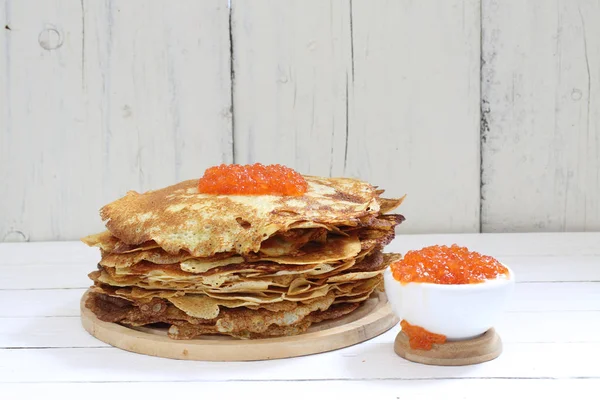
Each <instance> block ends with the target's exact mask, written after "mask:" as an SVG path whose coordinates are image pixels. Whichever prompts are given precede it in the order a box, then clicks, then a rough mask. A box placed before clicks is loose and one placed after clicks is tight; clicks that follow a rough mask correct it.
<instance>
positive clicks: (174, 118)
mask: <svg viewBox="0 0 600 400" xmlns="http://www.w3.org/2000/svg"><path fill="white" fill-rule="evenodd" d="M0 4H3V7H2V6H0V20H1V21H2V27H3V29H2V34H0V40H1V41H2V42H1V43H0V52H1V53H0V68H1V73H0V93H1V94H2V95H1V97H0V98H1V99H2V100H1V101H2V104H1V106H0V108H1V109H2V110H3V112H4V114H3V116H2V120H1V121H0V129H1V130H2V131H1V132H2V134H1V135H0V137H1V138H2V142H1V150H0V151H1V153H0V154H1V156H0V174H1V179H0V193H2V196H0V210H1V214H0V241H2V240H4V241H10V240H62V239H76V238H79V237H81V236H82V235H85V234H86V233H89V232H95V231H98V230H101V229H102V224H101V222H100V219H99V217H98V209H99V208H100V207H101V206H102V205H103V204H105V203H106V202H108V201H111V200H113V199H116V198H117V197H120V196H122V195H124V194H125V192H126V191H127V190H130V189H133V190H147V189H151V188H158V187H161V186H166V185H169V184H172V183H175V182H176V181H178V180H182V179H186V178H192V177H196V176H198V174H200V173H201V172H203V171H204V169H205V168H206V167H208V166H210V165H213V164H216V163H220V162H231V161H232V129H231V112H230V109H231V95H230V91H231V89H230V84H231V80H230V64H229V54H230V52H229V10H228V8H227V0H221V1H216V0H211V1H200V2H199V1H194V0H185V1H178V2H177V6H176V7H175V6H173V3H170V2H166V1H159V0H152V1H147V0H134V1H131V0H127V1H123V0H119V1H116V0H115V1H95V0H83V1H80V0H60V1H55V2H46V1H40V0H5V1H3V2H2V3H0ZM169 4H170V5H169ZM5 25H6V26H8V27H9V29H6V28H5Z"/></svg>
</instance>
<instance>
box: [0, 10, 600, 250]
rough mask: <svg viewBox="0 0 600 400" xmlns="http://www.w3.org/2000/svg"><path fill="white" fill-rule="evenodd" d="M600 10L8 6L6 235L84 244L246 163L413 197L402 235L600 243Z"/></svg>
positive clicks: (0, 81) (1, 24) (0, 89)
mask: <svg viewBox="0 0 600 400" xmlns="http://www.w3.org/2000/svg"><path fill="white" fill-rule="evenodd" d="M599 17H600V6H599V4H598V2H596V1H589V0H577V1H574V2H567V1H564V0H563V1H558V0H556V1H553V2H543V1H536V0H527V1H523V2H521V1H517V0H511V1H502V2H500V1H492V0H482V1H480V0H450V1H446V2H441V1H435V0H426V1H420V2H412V1H397V2H383V1H378V0H377V1H368V0H332V1H330V2H323V1H319V0H305V1H300V0H297V1H275V0H269V1H267V0H255V1H252V2H249V1H237V0H232V2H231V9H229V8H228V0H206V1H201V2H198V1H193V0H180V1H178V2H169V1H166V0H148V1H143V0H128V1H126V0H107V1H103V2H98V1H92V0H57V1H54V2H45V1H41V0H0V28H1V32H0V109H1V113H0V118H1V119H0V193H1V194H2V196H0V241H19V240H63V239H76V238H78V237H80V236H82V235H85V234H87V233H90V232H95V231H97V230H99V229H101V228H102V226H101V223H100V221H99V218H98V216H97V210H98V208H99V207H100V206H101V205H103V204H105V203H107V202H109V201H111V200H113V199H115V198H117V197H119V196H121V195H123V194H124V193H125V192H126V191H127V190H129V189H134V190H147V189H152V188H158V187H161V186H165V185H168V184H170V183H174V182H176V181H179V180H182V179H188V178H195V177H198V176H199V175H200V174H201V173H202V172H203V170H204V169H205V168H206V167H208V166H210V165H214V164H217V163H220V162H232V161H234V162H238V163H251V162H256V161H259V162H263V163H273V162H279V163H285V164H287V165H290V166H292V167H294V168H297V169H298V170H300V171H302V172H304V173H309V174H319V175H334V176H340V175H347V176H356V177H360V178H364V179H368V180H369V181H371V182H373V183H375V184H378V185H380V186H381V187H382V188H384V189H386V190H387V192H388V193H389V194H390V195H401V194H404V193H408V195H409V196H408V197H407V200H406V202H405V204H404V205H403V213H405V215H406V217H407V221H406V223H405V224H403V225H402V227H401V228H400V229H399V232H407V233H409V232H476V231H479V230H480V229H482V230H483V231H512V230H516V231H527V230H549V231H554V230H555V231H562V230H600V178H599V175H600V173H599V170H600V161H599V156H600V118H599V117H600V112H599V111H598V110H599V109H598V105H597V104H596V103H597V98H598V95H599V94H600V93H599V91H600V85H599V84H598V82H600V69H599V68H598V65H599V63H600V50H599V49H600V46H599V43H598V37H600V36H599V35H598V32H597V31H598V29H600V28H598V24H597V23H596V21H598V20H599ZM481 33H483V36H482V38H483V41H480V37H481V36H480V34H481ZM481 50H483V53H481ZM480 57H482V60H481V59H480ZM480 68H481V70H480ZM480 83H481V85H480ZM480 91H481V93H480ZM480 108H481V109H482V110H483V113H482V114H481V120H480ZM482 138H483V140H481V139H482ZM480 155H481V156H482V157H480ZM480 178H482V179H483V180H480Z"/></svg>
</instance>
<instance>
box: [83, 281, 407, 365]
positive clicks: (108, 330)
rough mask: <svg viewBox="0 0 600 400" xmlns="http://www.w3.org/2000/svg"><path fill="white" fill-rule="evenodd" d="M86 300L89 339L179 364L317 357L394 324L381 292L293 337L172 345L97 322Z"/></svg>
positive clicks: (162, 335) (160, 334)
mask: <svg viewBox="0 0 600 400" xmlns="http://www.w3.org/2000/svg"><path fill="white" fill-rule="evenodd" d="M86 297H87V292H86V293H85V294H84V295H83V297H82V299H81V304H80V305H81V322H82V324H83V327H84V328H85V330H86V331H88V332H89V333H90V334H91V335H92V336H94V337H96V338H98V339H100V340H101V341H103V342H105V343H108V344H110V345H112V346H115V347H118V348H121V349H123V350H127V351H132V352H134V353H140V354H147V355H151V356H157V357H165V358H175V359H180V360H203V361H253V360H272V359H278V358H289V357H298V356H304V355H309V354H316V353H323V352H326V351H331V350H336V349H341V348H343V347H348V346H352V345H354V344H357V343H361V342H364V341H365V340H368V339H371V338H374V337H375V336H378V335H380V334H382V333H383V332H386V331H387V330H389V329H390V328H392V327H393V326H394V325H396V324H397V323H398V322H399V320H398V318H397V317H396V316H395V315H394V313H393V312H392V309H391V307H390V304H389V303H388V301H387V297H386V296H385V293H377V294H373V296H371V298H370V299H368V300H367V301H366V302H365V303H364V304H363V305H362V306H360V307H359V308H358V309H356V311H354V312H352V313H350V314H349V315H346V316H344V317H342V318H339V319H337V320H332V321H323V322H320V323H318V324H314V325H312V326H311V327H310V328H309V329H308V331H307V332H306V333H303V334H301V335H297V336H286V337H278V338H271V339H252V340H240V339H233V338H230V337H226V336H217V335H213V336H205V337H202V338H199V339H193V340H174V339H170V338H169V337H168V336H167V333H166V330H163V329H151V328H131V327H126V326H123V325H119V324H115V323H111V322H104V321H100V320H99V319H98V318H96V316H95V315H94V313H92V312H91V311H90V310H89V309H88V308H86V307H85V299H86Z"/></svg>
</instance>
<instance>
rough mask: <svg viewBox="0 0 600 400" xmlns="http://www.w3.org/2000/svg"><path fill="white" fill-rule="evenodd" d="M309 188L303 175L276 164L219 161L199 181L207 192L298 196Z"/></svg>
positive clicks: (200, 189)
mask: <svg viewBox="0 0 600 400" xmlns="http://www.w3.org/2000/svg"><path fill="white" fill-rule="evenodd" d="M307 190H308V183H307V182H306V180H305V179H304V177H303V176H302V175H300V174H299V173H298V172H296V171H294V170H293V169H291V168H288V167H285V166H283V165H279V164H273V165H262V164H260V163H256V164H252V165H238V164H221V165H219V166H215V167H211V168H208V169H207V170H206V171H205V172H204V176H202V178H200V180H199V181H198V191H199V192H200V193H206V194H239V195H264V194H271V195H280V196H301V195H303V194H304V193H306V191H307Z"/></svg>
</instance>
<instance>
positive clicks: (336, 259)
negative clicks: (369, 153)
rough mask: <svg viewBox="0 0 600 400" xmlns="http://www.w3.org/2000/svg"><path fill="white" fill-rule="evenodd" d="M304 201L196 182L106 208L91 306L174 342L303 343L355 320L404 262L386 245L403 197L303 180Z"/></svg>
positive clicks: (338, 182)
mask: <svg viewBox="0 0 600 400" xmlns="http://www.w3.org/2000/svg"><path fill="white" fill-rule="evenodd" d="M305 179H306V181H307V182H308V191H307V192H306V193H305V194H304V195H302V196H271V195H258V196H239V195H238V196H233V195H210V194H200V193H198V189H197V182H198V181H197V180H190V181H185V182H181V183H179V184H176V185H174V186H170V187H167V188H164V189H160V190H155V191H149V192H145V193H141V194H140V193H137V192H133V191H132V192H129V193H127V195H125V196H124V197H122V198H121V199H119V200H116V201H114V202H112V203H110V204H108V205H106V206H104V207H103V208H102V209H101V211H100V215H101V217H102V219H103V221H105V223H106V227H107V229H108V230H107V231H105V232H103V233H100V234H97V235H91V236H88V237H85V238H83V239H82V240H83V242H84V243H86V244H88V245H90V246H96V247H99V248H100V250H101V260H100V262H99V264H98V270H97V271H94V272H92V273H91V274H90V275H89V276H90V278H91V279H92V280H93V281H94V285H93V286H92V287H91V289H90V293H89V294H88V298H87V300H86V307H87V308H88V309H90V310H91V311H92V312H93V313H94V314H95V315H96V316H97V317H98V318H99V319H100V320H103V321H109V322H115V323H120V324H124V325H128V326H146V325H151V324H159V325H164V326H165V327H167V328H168V334H169V336H170V337H171V338H174V339H191V338H194V337H198V336H200V335H206V334H221V335H230V336H233V337H237V338H262V337H272V336H283V335H295V334H299V333H302V332H305V331H306V330H307V329H308V328H309V326H310V325H311V324H314V323H317V322H320V321H323V320H327V319H334V318H339V317H341V316H343V315H346V314H349V313H352V312H353V311H354V310H356V309H357V308H358V307H359V306H360V305H361V304H362V303H363V302H364V301H365V300H367V299H368V298H369V297H370V296H371V295H372V293H373V292H374V291H376V290H383V289H382V286H383V285H382V274H383V270H384V269H385V268H386V267H387V266H388V265H389V264H390V263H391V262H393V261H395V260H396V259H398V258H399V255H397V254H384V253H383V252H382V250H383V247H384V246H385V245H386V244H388V243H389V242H390V241H391V240H392V239H393V238H394V235H395V227H396V225H398V224H399V223H400V222H402V221H403V220H404V217H402V216H401V215H395V214H389V212H390V211H392V210H394V209H395V208H397V207H398V206H399V205H400V203H401V202H402V199H385V198H382V197H381V194H382V193H383V191H382V190H377V188H376V187H374V186H372V185H370V184H368V183H366V182H362V181H359V180H355V179H348V178H318V177H311V176H305Z"/></svg>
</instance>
